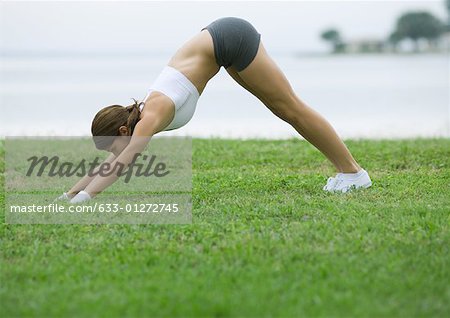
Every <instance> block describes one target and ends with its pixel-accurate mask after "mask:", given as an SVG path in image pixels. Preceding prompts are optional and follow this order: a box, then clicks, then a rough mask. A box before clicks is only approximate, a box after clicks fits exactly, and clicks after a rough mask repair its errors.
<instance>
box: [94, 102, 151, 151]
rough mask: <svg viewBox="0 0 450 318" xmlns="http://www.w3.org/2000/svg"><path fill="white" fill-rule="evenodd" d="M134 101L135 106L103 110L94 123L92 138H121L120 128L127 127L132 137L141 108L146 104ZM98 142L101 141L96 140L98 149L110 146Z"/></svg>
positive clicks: (110, 107)
mask: <svg viewBox="0 0 450 318" xmlns="http://www.w3.org/2000/svg"><path fill="white" fill-rule="evenodd" d="M133 101H134V103H133V104H131V105H129V106H126V107H124V106H121V105H111V106H107V107H105V108H103V109H101V110H100V111H99V112H98V113H97V114H96V115H95V117H94V119H93V121H92V125H91V132H92V136H94V137H96V136H119V135H120V132H119V128H120V127H121V126H126V127H127V128H128V129H129V131H130V135H132V134H133V132H134V128H135V127H136V125H137V123H138V122H139V119H140V115H141V110H140V106H141V105H143V104H144V102H138V101H137V100H136V99H134V98H133ZM96 140H99V138H94V141H95V143H96V146H97V148H98V149H105V148H107V147H108V146H110V145H108V144H105V143H104V142H99V143H97V142H96ZM108 140H111V143H112V138H108ZM108 143H109V142H108Z"/></svg>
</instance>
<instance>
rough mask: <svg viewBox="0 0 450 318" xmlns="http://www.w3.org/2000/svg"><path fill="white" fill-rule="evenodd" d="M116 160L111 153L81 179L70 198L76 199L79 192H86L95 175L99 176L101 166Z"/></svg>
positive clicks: (70, 191)
mask: <svg viewBox="0 0 450 318" xmlns="http://www.w3.org/2000/svg"><path fill="white" fill-rule="evenodd" d="M115 159H116V156H115V155H114V154H113V153H111V154H110V155H109V156H108V157H107V158H106V159H105V160H104V161H103V162H102V163H101V164H100V165H99V166H97V167H96V168H94V169H92V170H91V171H90V172H89V173H88V174H86V175H85V176H84V177H83V178H81V179H80V180H79V181H78V182H77V183H76V184H75V185H74V186H73V187H72V188H71V189H70V190H69V191H68V192H66V193H67V196H68V197H69V198H72V197H74V196H75V195H76V194H77V193H78V192H80V191H81V190H84V189H85V188H86V187H87V185H88V184H89V183H90V182H91V181H92V180H94V178H95V175H96V174H97V172H98V170H99V168H100V167H101V165H103V164H105V163H108V164H111V163H112V162H113V161H114V160H115Z"/></svg>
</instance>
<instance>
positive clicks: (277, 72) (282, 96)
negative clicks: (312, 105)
mask: <svg viewBox="0 0 450 318" xmlns="http://www.w3.org/2000/svg"><path fill="white" fill-rule="evenodd" d="M237 74H238V75H239V77H240V78H241V79H242V80H243V81H244V82H245V84H246V86H247V87H246V88H247V90H249V91H250V92H251V93H252V94H253V95H255V96H256V97H258V98H259V99H261V100H262V101H264V103H265V104H266V106H267V107H269V108H270V109H271V110H272V111H274V112H275V111H277V112H278V111H285V110H286V111H287V109H284V108H292V107H295V106H296V104H298V103H297V101H299V99H298V98H297V96H296V95H295V93H294V91H293V89H292V87H291V85H290V83H289V81H288V80H287V78H286V76H285V75H284V74H283V72H282V71H281V69H280V68H279V67H278V66H277V64H276V63H275V62H274V61H273V60H272V58H271V57H270V56H269V55H268V54H267V51H266V50H265V49H264V46H263V44H262V42H260V44H259V48H258V53H257V54H256V56H255V58H254V60H253V61H252V62H251V63H250V65H249V66H247V67H246V68H245V69H244V70H242V71H241V72H237Z"/></svg>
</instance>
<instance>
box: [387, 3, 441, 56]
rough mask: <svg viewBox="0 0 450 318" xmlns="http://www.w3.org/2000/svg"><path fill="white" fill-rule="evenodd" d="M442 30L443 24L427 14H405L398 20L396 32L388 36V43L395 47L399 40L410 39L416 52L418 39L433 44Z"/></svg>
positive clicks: (420, 12)
mask: <svg viewBox="0 0 450 318" xmlns="http://www.w3.org/2000/svg"><path fill="white" fill-rule="evenodd" d="M447 3H448V2H447ZM444 30H445V26H444V23H442V22H441V21H440V20H439V19H438V18H436V17H435V16H434V15H432V14H431V13H429V12H425V11H419V12H407V13H405V14H403V15H401V16H400V17H399V18H398V20H397V27H396V30H395V31H394V32H393V33H392V34H391V35H390V37H389V41H390V42H391V43H393V44H394V47H395V45H396V44H397V43H398V42H400V41H401V40H403V39H411V40H412V41H413V42H414V46H415V51H416V52H418V51H419V43H418V41H419V40H420V39H426V40H427V41H428V42H429V43H434V42H435V41H436V40H437V39H438V38H439V36H440V35H441V34H442V33H443V32H444Z"/></svg>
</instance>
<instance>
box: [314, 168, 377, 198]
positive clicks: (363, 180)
mask: <svg viewBox="0 0 450 318" xmlns="http://www.w3.org/2000/svg"><path fill="white" fill-rule="evenodd" d="M371 185H372V180H370V177H369V174H368V173H367V171H366V170H364V169H361V170H360V171H358V172H357V173H338V174H337V175H336V177H334V178H328V181H327V184H326V185H325V186H324V187H323V189H324V190H325V191H330V192H342V193H346V192H349V191H351V190H353V189H359V188H369V187H370V186H371Z"/></svg>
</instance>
